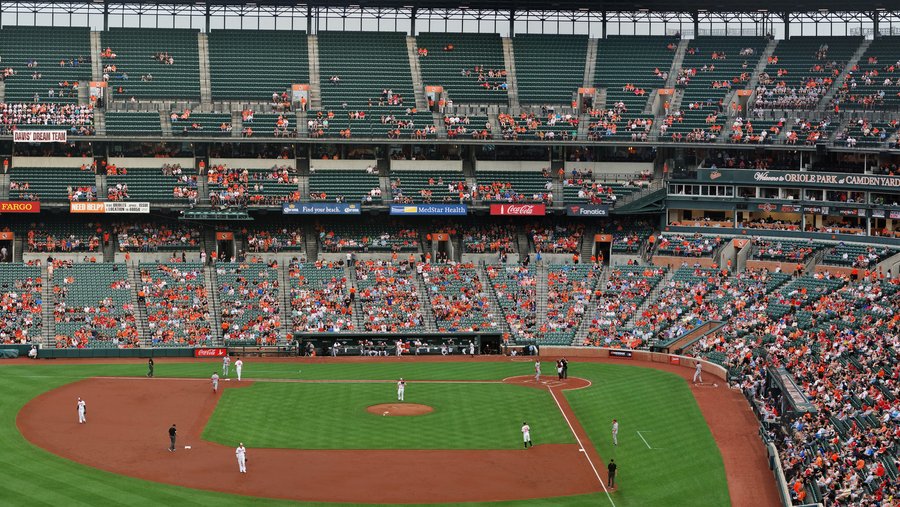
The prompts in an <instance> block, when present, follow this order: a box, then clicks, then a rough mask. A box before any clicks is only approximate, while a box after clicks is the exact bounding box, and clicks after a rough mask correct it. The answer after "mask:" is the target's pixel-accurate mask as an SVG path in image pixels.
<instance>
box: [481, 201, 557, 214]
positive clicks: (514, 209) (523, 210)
mask: <svg viewBox="0 0 900 507" xmlns="http://www.w3.org/2000/svg"><path fill="white" fill-rule="evenodd" d="M546 214H547V206H545V205H543V204H491V215H515V216H543V215H546Z"/></svg>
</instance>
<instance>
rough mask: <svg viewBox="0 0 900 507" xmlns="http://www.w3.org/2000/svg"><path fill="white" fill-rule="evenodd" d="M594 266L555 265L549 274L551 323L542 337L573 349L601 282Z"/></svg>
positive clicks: (548, 308) (548, 316) (546, 326)
mask: <svg viewBox="0 0 900 507" xmlns="http://www.w3.org/2000/svg"><path fill="white" fill-rule="evenodd" d="M597 274H598V273H597V271H596V270H595V269H594V268H593V266H591V265H590V264H562V265H559V264H553V265H550V267H549V269H548V270H547V320H546V321H545V322H544V323H543V324H542V325H541V328H540V331H541V335H542V336H544V337H550V338H551V339H553V340H555V341H560V340H562V343H564V344H566V345H569V344H570V343H571V340H572V338H574V336H575V332H576V331H577V330H578V326H579V325H580V324H581V320H582V319H583V318H584V315H585V312H586V311H587V306H588V302H589V300H590V298H591V293H592V292H593V291H594V285H595V284H596V282H597Z"/></svg>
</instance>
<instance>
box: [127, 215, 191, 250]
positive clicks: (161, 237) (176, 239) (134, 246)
mask: <svg viewBox="0 0 900 507" xmlns="http://www.w3.org/2000/svg"><path fill="white" fill-rule="evenodd" d="M113 231H114V232H115V233H116V238H117V241H118V245H119V250H120V251H123V252H157V251H172V252H179V251H181V252H183V251H186V250H187V251H191V250H194V251H196V250H198V249H199V248H200V244H201V241H200V231H199V230H197V229H195V228H192V227H191V226H189V225H187V224H185V223H173V224H166V223H164V222H163V223H160V222H143V223H142V222H135V221H131V222H123V223H120V224H114V225H113Z"/></svg>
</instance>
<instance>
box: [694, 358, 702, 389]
mask: <svg viewBox="0 0 900 507" xmlns="http://www.w3.org/2000/svg"><path fill="white" fill-rule="evenodd" d="M697 382H700V383H701V384H702V383H703V365H702V364H700V361H697V364H696V365H695V368H694V383H695V384H696V383H697Z"/></svg>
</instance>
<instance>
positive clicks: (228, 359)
mask: <svg viewBox="0 0 900 507" xmlns="http://www.w3.org/2000/svg"><path fill="white" fill-rule="evenodd" d="M230 365H231V357H229V356H227V355H226V356H225V357H223V358H222V376H223V377H227V376H228V366H230Z"/></svg>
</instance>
